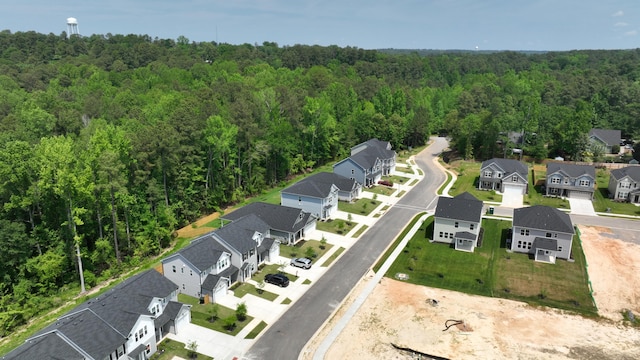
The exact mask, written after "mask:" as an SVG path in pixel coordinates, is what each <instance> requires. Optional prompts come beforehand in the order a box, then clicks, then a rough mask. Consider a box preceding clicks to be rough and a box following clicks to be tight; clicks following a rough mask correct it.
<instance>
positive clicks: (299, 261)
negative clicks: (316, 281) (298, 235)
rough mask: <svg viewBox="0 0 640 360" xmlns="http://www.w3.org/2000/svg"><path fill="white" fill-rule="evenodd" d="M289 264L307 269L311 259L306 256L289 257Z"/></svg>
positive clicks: (309, 266)
mask: <svg viewBox="0 0 640 360" xmlns="http://www.w3.org/2000/svg"><path fill="white" fill-rule="evenodd" d="M291 266H295V267H299V268H303V269H309V268H311V259H308V258H295V259H291Z"/></svg>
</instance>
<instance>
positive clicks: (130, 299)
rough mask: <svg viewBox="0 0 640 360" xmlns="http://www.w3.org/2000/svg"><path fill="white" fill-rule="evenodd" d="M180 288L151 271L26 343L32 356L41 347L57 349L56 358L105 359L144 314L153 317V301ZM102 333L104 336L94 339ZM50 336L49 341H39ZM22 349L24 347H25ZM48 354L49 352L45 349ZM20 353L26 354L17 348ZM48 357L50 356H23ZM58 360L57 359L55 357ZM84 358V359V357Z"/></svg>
mask: <svg viewBox="0 0 640 360" xmlns="http://www.w3.org/2000/svg"><path fill="white" fill-rule="evenodd" d="M177 289H178V286H177V285H176V284H174V283H173V282H171V280H169V279H167V278H165V277H164V276H162V275H161V274H160V273H158V272H157V271H155V270H153V269H151V270H147V271H145V272H142V273H140V274H137V275H135V276H132V277H130V278H128V279H126V280H124V281H122V282H121V283H119V284H118V285H117V286H115V287H114V288H112V289H110V290H109V291H107V292H105V293H103V294H101V295H99V296H97V297H95V298H93V299H90V300H87V301H85V302H84V303H82V304H80V305H78V306H77V307H76V308H74V309H73V310H71V311H70V312H68V313H67V314H65V315H63V316H62V317H60V318H59V319H58V320H56V321H55V322H54V323H52V324H50V325H49V326H47V327H46V328H44V329H43V330H41V331H40V332H38V333H37V334H36V335H35V336H34V337H32V338H31V339H30V340H28V341H27V343H25V345H24V346H28V347H30V348H31V349H29V350H28V351H29V353H33V354H36V353H37V351H40V350H38V349H36V348H38V347H40V346H46V347H51V349H57V350H56V351H59V353H58V352H56V353H53V352H51V354H52V356H58V355H59V357H58V358H59V359H67V358H68V359H74V358H76V357H75V355H74V354H75V353H82V352H84V353H86V354H88V355H89V356H90V357H92V358H94V359H104V358H106V357H108V356H109V354H110V353H111V352H113V351H114V350H115V349H116V348H117V347H119V346H121V345H122V344H124V343H126V341H127V336H128V334H129V332H130V331H131V329H132V328H133V326H134V325H135V323H136V322H137V321H138V319H139V317H140V316H141V315H148V316H152V314H151V313H150V312H149V310H148V308H147V307H148V306H149V304H150V303H151V300H152V298H154V297H157V298H166V297H168V296H170V295H171V294H172V293H173V292H174V291H176V290H177ZM52 334H54V335H55V334H57V337H60V338H62V339H65V340H66V341H67V342H68V343H69V344H70V346H71V347H72V348H75V349H77V351H76V352H75V353H73V352H72V353H69V354H68V356H67V353H68V352H69V350H68V348H67V347H66V346H64V345H63V344H61V343H60V341H59V340H57V339H56V338H55V337H52ZM95 334H100V336H94V335H95ZM42 337H46V338H47V339H45V340H39V339H40V338H42ZM21 348H22V347H21ZM45 350H46V351H49V350H47V349H45ZM16 351H22V350H19V349H16ZM22 358H24V359H29V358H34V359H35V358H45V359H47V358H48V357H28V356H25V357H22ZM51 358H52V359H54V358H55V357H51ZM82 358H83V359H84V357H82Z"/></svg>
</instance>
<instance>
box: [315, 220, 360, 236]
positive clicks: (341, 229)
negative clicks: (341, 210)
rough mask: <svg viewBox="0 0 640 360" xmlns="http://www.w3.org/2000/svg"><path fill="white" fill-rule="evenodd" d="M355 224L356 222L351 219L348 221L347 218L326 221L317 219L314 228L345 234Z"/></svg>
mask: <svg viewBox="0 0 640 360" xmlns="http://www.w3.org/2000/svg"><path fill="white" fill-rule="evenodd" d="M356 225H357V224H356V223H355V222H353V221H352V222H351V223H349V222H348V221H347V220H342V219H329V220H327V221H318V223H317V224H316V229H318V230H320V231H326V232H330V233H334V234H338V235H346V234H347V233H348V232H349V231H351V229H353V228H354V227H355V226H356Z"/></svg>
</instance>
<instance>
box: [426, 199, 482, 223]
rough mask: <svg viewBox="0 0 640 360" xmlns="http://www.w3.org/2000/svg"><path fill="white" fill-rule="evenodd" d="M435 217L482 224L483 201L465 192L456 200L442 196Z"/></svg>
mask: <svg viewBox="0 0 640 360" xmlns="http://www.w3.org/2000/svg"><path fill="white" fill-rule="evenodd" d="M435 217H437V218H438V217H439V218H445V219H453V220H461V221H473V222H480V219H481V217H482V201H480V200H478V199H476V198H475V197H474V196H473V195H471V194H469V193H468V192H464V193H462V194H460V195H458V196H456V197H454V198H450V197H445V196H440V197H438V205H437V206H436V213H435Z"/></svg>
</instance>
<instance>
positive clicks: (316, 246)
mask: <svg viewBox="0 0 640 360" xmlns="http://www.w3.org/2000/svg"><path fill="white" fill-rule="evenodd" d="M318 224H319V223H318ZM331 247H333V245H331V244H329V243H327V242H326V241H324V242H323V241H322V240H301V241H299V242H298V243H297V244H295V245H294V246H289V245H284V244H280V256H284V257H290V258H297V257H308V258H309V259H311V260H315V259H318V258H321V257H322V255H324V253H326V252H327V251H329V249H331ZM309 249H311V250H309ZM314 254H315V256H314Z"/></svg>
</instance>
